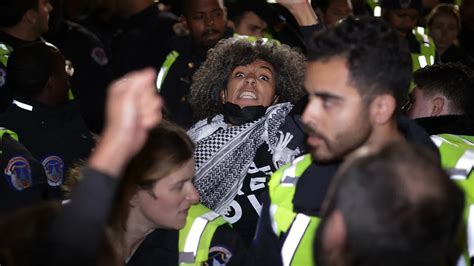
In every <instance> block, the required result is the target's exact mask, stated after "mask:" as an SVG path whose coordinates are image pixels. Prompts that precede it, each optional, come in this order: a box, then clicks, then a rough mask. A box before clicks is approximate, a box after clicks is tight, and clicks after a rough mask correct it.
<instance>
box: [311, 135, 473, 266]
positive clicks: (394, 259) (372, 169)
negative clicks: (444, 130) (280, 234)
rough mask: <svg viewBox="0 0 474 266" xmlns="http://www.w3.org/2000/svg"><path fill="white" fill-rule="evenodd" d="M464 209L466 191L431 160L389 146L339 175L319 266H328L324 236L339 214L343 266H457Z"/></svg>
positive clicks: (412, 150)
mask: <svg viewBox="0 0 474 266" xmlns="http://www.w3.org/2000/svg"><path fill="white" fill-rule="evenodd" d="M463 208H464V194H463V192H462V190H461V189H460V188H459V187H458V186H457V185H456V184H455V183H454V182H453V181H451V180H450V179H449V177H448V175H447V174H446V173H445V172H444V171H443V169H442V168H441V166H440V165H439V162H438V161H437V160H435V159H434V156H433V155H432V154H428V153H426V151H425V150H423V149H422V148H420V147H410V146H409V145H408V144H400V143H394V144H390V145H388V146H387V147H384V148H382V150H380V151H379V152H377V153H375V154H371V155H369V156H365V157H359V158H357V159H354V160H351V161H349V162H348V163H346V165H343V167H342V168H341V172H340V173H338V174H337V177H336V180H335V182H334V186H333V187H332V188H331V192H330V195H329V202H328V206H327V208H326V210H325V214H324V218H323V222H322V225H321V226H320V228H321V230H319V231H318V233H317V240H316V243H317V245H316V248H317V251H316V253H315V254H316V255H317V257H318V259H321V262H320V263H318V265H323V266H324V265H327V264H325V263H324V253H321V254H320V253H319V252H322V250H323V249H322V246H321V245H322V243H321V241H322V239H321V237H322V235H323V234H322V230H324V227H325V226H324V223H325V222H324V221H325V219H327V217H329V216H330V215H331V214H332V213H333V212H334V211H335V210H338V211H340V212H341V214H342V217H343V220H344V224H345V225H346V232H347V234H346V239H345V245H344V247H343V250H342V251H341V252H342V253H343V254H344V265H349V266H352V265H366V266H376V265H384V266H392V265H393V266H412V265H413V266H415V265H416V266H420V265H426V266H432V265H453V264H450V262H451V261H452V260H454V261H456V259H457V258H458V255H459V254H455V255H454V254H453V253H456V252H453V251H456V249H455V248H453V247H454V243H455V241H456V239H457V237H458V235H459V233H460V230H459V228H460V226H461V224H462V215H463ZM326 233H327V232H326ZM450 255H453V256H452V257H451V256H450ZM446 261H448V262H449V263H447V264H444V263H441V262H446Z"/></svg>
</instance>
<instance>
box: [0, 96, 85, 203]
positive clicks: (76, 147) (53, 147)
mask: <svg viewBox="0 0 474 266" xmlns="http://www.w3.org/2000/svg"><path fill="white" fill-rule="evenodd" d="M18 100H19V101H20V102H21V103H24V104H27V105H28V106H30V107H31V108H32V110H31V111H28V110H26V109H23V108H20V107H19V106H17V105H15V104H12V105H11V106H10V107H9V108H8V109H7V111H5V112H4V113H3V114H2V115H1V116H0V125H3V127H6V128H8V129H10V130H12V131H14V132H16V133H17V134H18V138H19V140H20V142H21V143H22V144H23V145H25V147H26V148H27V149H28V150H29V151H30V152H31V154H32V155H33V156H34V157H35V158H37V159H38V160H39V161H40V162H41V163H42V164H43V167H44V168H45V171H46V176H47V177H48V184H49V186H50V189H51V192H52V193H53V194H54V197H55V198H59V197H61V193H60V187H59V186H60V185H61V184H62V183H63V181H64V178H65V176H66V174H67V171H68V169H69V168H70V167H71V166H72V165H73V164H74V163H76V162H78V161H79V160H81V159H86V158H87V157H88V156H89V153H90V152H91V150H92V148H93V146H94V142H93V139H92V136H91V134H90V132H89V130H88V129H87V127H86V126H85V124H84V121H83V120H82V117H81V115H80V112H79V108H78V106H77V104H76V103H75V102H73V101H69V102H67V103H65V104H64V105H62V106H58V107H55V108H47V107H45V106H42V105H41V104H39V103H35V102H34V101H31V100H30V101H28V100H23V99H22V100H20V99H18Z"/></svg>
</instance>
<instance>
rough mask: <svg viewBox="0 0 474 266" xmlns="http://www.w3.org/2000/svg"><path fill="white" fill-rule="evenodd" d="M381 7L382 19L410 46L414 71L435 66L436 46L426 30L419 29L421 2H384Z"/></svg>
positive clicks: (410, 0) (416, 0) (390, 0)
mask: <svg viewBox="0 0 474 266" xmlns="http://www.w3.org/2000/svg"><path fill="white" fill-rule="evenodd" d="M380 6H381V8H382V18H384V20H385V21H387V22H388V24H390V25H391V26H392V27H393V28H395V29H396V30H397V31H398V33H399V34H400V37H401V38H402V39H403V40H405V41H406V43H407V44H408V49H409V50H410V53H411V57H412V68H413V71H416V70H417V69H420V68H423V67H425V66H427V65H432V64H434V63H435V60H436V48H435V44H434V42H433V40H432V39H431V38H430V37H429V36H428V35H427V34H426V33H425V30H424V28H422V27H417V25H418V22H419V21H420V19H421V12H422V3H421V0H407V1H398V0H382V1H381V2H380Z"/></svg>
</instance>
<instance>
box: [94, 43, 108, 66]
mask: <svg viewBox="0 0 474 266" xmlns="http://www.w3.org/2000/svg"><path fill="white" fill-rule="evenodd" d="M91 57H92V59H94V61H95V62H96V63H97V64H98V65H100V66H105V65H107V64H108V63H109V59H108V58H107V54H106V53H105V51H104V49H103V48H102V47H95V48H94V49H92V52H91Z"/></svg>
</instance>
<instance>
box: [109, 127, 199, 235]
mask: <svg viewBox="0 0 474 266" xmlns="http://www.w3.org/2000/svg"><path fill="white" fill-rule="evenodd" d="M131 137H132V136H131ZM193 153H194V143H193V142H192V140H191V139H190V138H189V137H188V135H187V134H186V132H185V131H184V130H183V129H181V128H180V127H178V126H176V125H174V124H172V123H170V122H165V121H163V122H161V124H160V125H159V126H158V127H157V128H155V129H153V130H151V131H150V133H149V135H148V139H147V141H146V143H145V145H144V146H143V148H142V149H141V150H140V151H139V152H138V154H137V155H135V156H134V157H133V158H132V160H131V161H130V162H129V163H128V165H127V167H126V168H125V171H124V175H123V178H122V181H121V184H120V188H119V192H118V195H117V199H116V202H115V203H116V204H115V207H114V210H113V212H112V216H111V221H110V222H111V223H112V224H113V227H114V229H116V230H117V232H120V230H123V229H124V228H125V224H126V221H127V218H128V213H129V212H128V210H129V206H130V200H131V199H132V197H133V195H135V194H136V193H137V192H138V191H139V190H141V189H145V190H148V189H152V188H153V186H154V185H155V183H156V182H157V181H158V180H160V179H162V178H164V177H166V176H168V175H170V174H171V173H172V172H174V171H176V170H178V169H179V168H180V167H181V166H182V165H183V164H185V163H186V162H187V161H189V160H190V159H192V158H193Z"/></svg>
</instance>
